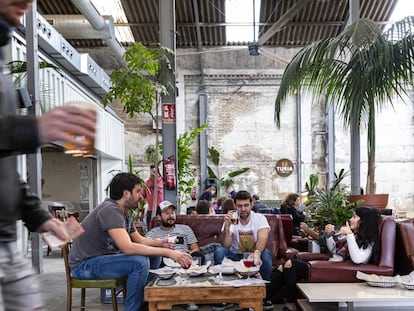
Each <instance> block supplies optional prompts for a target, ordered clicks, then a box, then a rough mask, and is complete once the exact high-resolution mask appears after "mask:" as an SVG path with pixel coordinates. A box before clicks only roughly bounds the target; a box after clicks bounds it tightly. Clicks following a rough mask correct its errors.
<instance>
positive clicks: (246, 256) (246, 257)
mask: <svg viewBox="0 0 414 311" xmlns="http://www.w3.org/2000/svg"><path fill="white" fill-rule="evenodd" d="M243 265H244V266H245V267H246V268H247V269H246V270H247V279H250V270H251V268H252V267H253V266H254V253H243Z"/></svg>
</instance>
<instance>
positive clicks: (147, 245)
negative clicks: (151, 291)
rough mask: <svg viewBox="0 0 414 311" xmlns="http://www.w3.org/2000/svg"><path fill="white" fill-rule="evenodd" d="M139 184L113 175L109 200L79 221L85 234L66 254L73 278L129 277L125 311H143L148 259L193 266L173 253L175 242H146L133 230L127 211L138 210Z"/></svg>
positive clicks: (187, 257) (188, 257)
mask: <svg viewBox="0 0 414 311" xmlns="http://www.w3.org/2000/svg"><path fill="white" fill-rule="evenodd" d="M141 184H142V180H141V179H140V178H139V177H137V176H135V175H133V174H130V173H119V174H117V175H115V176H114V178H113V179H112V180H111V182H110V184H109V197H110V198H109V199H106V200H105V201H104V202H103V203H101V204H100V205H99V206H98V207H96V208H95V209H94V210H93V211H92V213H90V214H89V215H88V216H87V217H86V218H85V219H84V220H83V221H82V226H83V227H84V229H85V233H84V234H83V235H81V236H80V237H78V238H77V239H75V241H74V242H73V245H72V248H71V250H70V253H69V265H70V267H71V269H72V274H73V276H74V277H76V278H79V279H109V278H120V277H128V281H127V295H126V300H125V311H137V310H142V307H143V302H144V287H145V285H146V284H147V281H148V275H149V269H150V257H149V256H165V257H170V258H172V259H173V260H175V261H176V262H177V263H179V264H180V265H181V267H183V268H189V267H190V266H191V263H192V257H191V255H189V254H187V253H183V252H180V251H176V250H173V248H174V246H175V243H170V242H169V241H168V239H167V238H165V239H149V238H146V237H143V236H141V235H140V234H139V233H138V231H137V230H136V228H135V226H134V223H133V221H132V219H131V217H130V214H129V209H136V208H138V200H139V199H140V196H141ZM151 259H152V257H151ZM151 267H153V265H152V260H151Z"/></svg>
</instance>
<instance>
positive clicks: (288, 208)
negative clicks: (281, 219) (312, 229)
mask: <svg viewBox="0 0 414 311" xmlns="http://www.w3.org/2000/svg"><path fill="white" fill-rule="evenodd" d="M299 205H300V196H299V195H298V194H297V193H290V194H288V195H287V197H286V198H285V200H284V201H283V203H282V205H281V207H280V211H281V213H282V214H290V215H292V219H293V234H294V235H300V232H301V230H300V223H301V222H303V221H305V215H304V214H303V213H302V212H301V211H299V210H298V207H299Z"/></svg>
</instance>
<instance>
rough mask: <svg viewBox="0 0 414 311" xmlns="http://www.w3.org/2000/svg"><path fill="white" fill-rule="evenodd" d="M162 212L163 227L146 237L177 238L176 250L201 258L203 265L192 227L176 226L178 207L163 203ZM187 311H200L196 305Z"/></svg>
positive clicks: (152, 230) (150, 232)
mask: <svg viewBox="0 0 414 311" xmlns="http://www.w3.org/2000/svg"><path fill="white" fill-rule="evenodd" d="M159 207H160V210H161V225H160V226H159V227H155V228H152V229H151V230H150V231H148V232H147V234H146V235H145V236H146V237H147V238H158V239H168V237H176V243H177V244H176V245H175V248H174V250H176V251H180V252H184V253H189V254H191V255H192V256H194V257H200V258H201V262H200V264H203V263H204V261H205V256H204V254H203V253H202V252H201V251H200V247H199V246H198V240H197V238H196V236H195V234H194V231H193V230H192V229H191V228H190V226H187V225H182V224H176V223H175V221H176V218H177V217H176V214H175V210H176V207H175V205H174V204H172V203H171V202H169V201H163V202H161V203H160V205H159ZM186 309H187V310H190V311H194V310H198V306H197V305H196V304H193V303H191V304H188V305H187V306H186Z"/></svg>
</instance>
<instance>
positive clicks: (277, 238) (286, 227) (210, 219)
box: [148, 214, 293, 266]
mask: <svg viewBox="0 0 414 311" xmlns="http://www.w3.org/2000/svg"><path fill="white" fill-rule="evenodd" d="M264 216H265V217H266V218H267V221H268V222H269V225H270V232H269V239H268V242H267V246H266V247H267V248H268V249H269V251H270V252H271V253H272V258H273V266H278V265H279V264H280V262H281V261H283V260H284V256H285V254H286V251H287V249H288V243H287V241H290V240H291V237H292V233H293V222H292V217H291V215H275V214H264ZM223 217H224V215H177V220H176V223H177V224H185V225H188V226H190V227H191V229H193V231H194V234H195V235H196V237H197V239H198V243H199V245H200V246H203V245H207V244H209V243H213V242H216V243H219V242H220V241H219V236H220V233H221V227H222V225H223ZM159 225H160V220H159V219H158V218H156V217H155V218H153V219H152V220H151V222H150V225H149V226H148V229H151V228H153V227H155V226H159Z"/></svg>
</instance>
